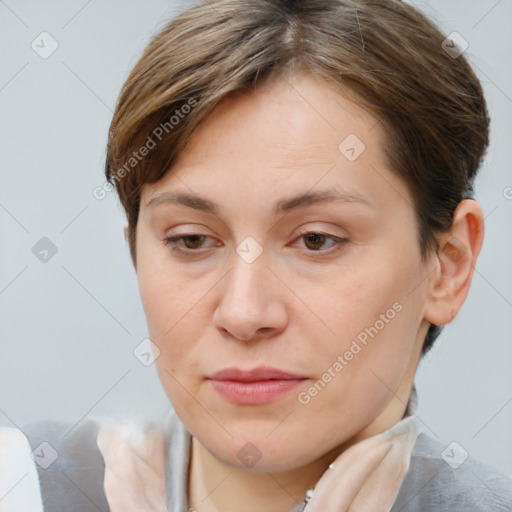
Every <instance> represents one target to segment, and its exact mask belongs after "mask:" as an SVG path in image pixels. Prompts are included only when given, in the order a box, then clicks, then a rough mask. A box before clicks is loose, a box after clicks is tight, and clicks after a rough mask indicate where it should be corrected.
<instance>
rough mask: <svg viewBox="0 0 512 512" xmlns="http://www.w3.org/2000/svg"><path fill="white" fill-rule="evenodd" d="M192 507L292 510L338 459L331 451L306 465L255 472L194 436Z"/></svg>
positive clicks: (227, 511) (210, 511)
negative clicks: (213, 452)
mask: <svg viewBox="0 0 512 512" xmlns="http://www.w3.org/2000/svg"><path fill="white" fill-rule="evenodd" d="M191 450H192V453H191V459H190V461H191V462H190V466H189V472H190V474H189V482H190V485H189V500H188V501H189V507H193V508H192V510H194V509H196V510H198V511H200V512H219V511H222V512H235V511H236V512H239V511H240V510H244V511H246V512H260V511H261V510H265V511H268V512H290V511H292V510H293V509H294V508H295V507H296V506H297V504H298V503H300V502H301V501H302V499H303V498H304V495H305V494H306V491H307V490H308V489H310V488H312V487H313V486H314V485H315V484H316V482H317V481H318V480H319V479H320V477H321V476H322V474H323V473H324V472H325V471H326V470H327V468H328V466H329V464H330V463H331V462H332V460H333V459H334V458H335V455H332V453H331V452H329V453H328V454H326V455H325V456H323V457H322V458H321V459H317V460H315V461H314V462H312V463H311V464H308V465H307V466H304V467H299V468H294V469H293V470H289V471H284V472H276V473H270V472H264V473H251V472H247V471H243V470H239V469H237V468H233V467H231V466H227V465H225V464H223V463H222V462H220V461H219V460H217V459H216V458H215V457H214V456H213V455H211V454H210V453H209V452H208V451H207V450H206V449H205V448H204V447H203V446H202V445H201V443H200V442H199V441H198V440H197V439H196V438H195V437H193V438H192V446H191Z"/></svg>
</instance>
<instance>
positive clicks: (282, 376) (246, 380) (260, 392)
mask: <svg viewBox="0 0 512 512" xmlns="http://www.w3.org/2000/svg"><path fill="white" fill-rule="evenodd" d="M306 379H307V377H304V376H303V375H297V374H293V373H290V372H286V371H284V370H280V369H278V368H270V367H267V366H259V367H258V368H252V369H250V370H241V369H239V368H225V369H224V370H220V371H218V372H216V373H214V374H213V375H211V376H210V377H208V378H207V380H208V381H210V382H211V385H212V386H213V389H214V390H216V391H217V393H218V394H219V395H220V396H221V397H222V398H224V399H225V400H227V401H228V402H231V403H233V404H237V405H263V404H267V403H270V402H273V401H275V400H277V399H278V398H279V397H281V396H284V395H285V394H287V393H289V392H291V391H292V390H293V389H296V388H297V387H298V386H300V385H302V384H303V382H304V381H305V380H306Z"/></svg>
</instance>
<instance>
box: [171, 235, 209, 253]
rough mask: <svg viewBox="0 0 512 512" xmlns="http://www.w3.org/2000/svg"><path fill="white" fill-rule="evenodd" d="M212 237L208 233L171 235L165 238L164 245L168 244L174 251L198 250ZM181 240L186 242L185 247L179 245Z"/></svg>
mask: <svg viewBox="0 0 512 512" xmlns="http://www.w3.org/2000/svg"><path fill="white" fill-rule="evenodd" d="M206 238H210V237H209V236H207V235H197V234H190V235H179V236H170V237H167V238H165V239H164V240H163V243H164V245H167V246H169V247H170V248H171V250H172V251H176V252H182V253H186V252H198V251H197V250H196V249H199V248H201V245H202V242H203V241H204V240H205V239H206ZM179 242H183V243H184V244H185V249H182V248H180V247H179Z"/></svg>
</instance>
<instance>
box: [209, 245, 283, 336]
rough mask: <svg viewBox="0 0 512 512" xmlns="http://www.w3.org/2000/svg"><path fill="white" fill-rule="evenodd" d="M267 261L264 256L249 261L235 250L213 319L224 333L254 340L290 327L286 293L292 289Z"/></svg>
mask: <svg viewBox="0 0 512 512" xmlns="http://www.w3.org/2000/svg"><path fill="white" fill-rule="evenodd" d="M267 264H268V262H267V261H266V259H265V258H264V257H263V255H260V256H259V257H258V258H257V259H256V260H255V261H253V262H252V263H248V262H247V261H245V260H244V259H243V258H241V257H240V256H239V255H238V254H237V253H236V252H235V253H234V255H233V266H232V268H231V270H230V271H229V272H228V273H227V275H226V276H225V277H224V279H223V280H222V282H223V288H221V294H222V296H221V298H220V300H219V302H218V305H217V307H216V309H215V312H214V315H213V319H212V321H213V324H214V325H215V327H216V328H217V329H219V330H220V331H221V332H222V334H223V335H224V336H231V337H233V338H236V339H239V340H244V341H250V340H251V341H252V340H256V339H262V338H268V337H273V336H276V335H277V334H278V333H280V332H282V331H283V330H284V329H285V328H286V325H287V322H288V312H287V309H286V304H285V300H284V294H285V293H289V292H288V289H287V288H286V286H285V285H284V284H283V283H282V282H281V280H280V279H279V278H278V277H277V276H276V274H275V273H274V272H273V271H272V270H271V269H270V268H269V267H268V266H267Z"/></svg>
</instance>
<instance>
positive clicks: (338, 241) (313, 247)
mask: <svg viewBox="0 0 512 512" xmlns="http://www.w3.org/2000/svg"><path fill="white" fill-rule="evenodd" d="M299 235H300V238H302V239H304V242H305V245H306V247H307V248H308V249H310V250H309V251H308V252H322V253H324V252H332V251H326V250H323V251H322V250H319V249H320V248H321V247H322V246H323V245H324V244H325V242H326V240H331V241H332V242H333V244H332V245H331V246H330V247H335V246H338V247H337V248H336V249H335V250H337V249H340V248H341V247H342V246H344V245H345V244H346V243H348V240H347V239H346V238H340V237H337V236H334V235H328V234H327V233H320V232H318V231H305V230H303V231H299Z"/></svg>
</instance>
